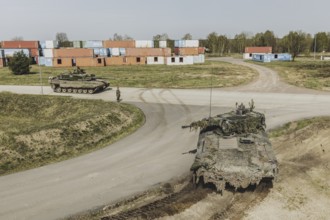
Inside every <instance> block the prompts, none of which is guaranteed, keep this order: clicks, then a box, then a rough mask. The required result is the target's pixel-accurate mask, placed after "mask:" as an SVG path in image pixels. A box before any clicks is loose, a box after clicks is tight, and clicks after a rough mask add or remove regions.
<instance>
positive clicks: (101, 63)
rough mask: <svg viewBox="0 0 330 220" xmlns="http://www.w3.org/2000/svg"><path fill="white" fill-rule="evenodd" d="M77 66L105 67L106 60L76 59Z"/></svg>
mask: <svg viewBox="0 0 330 220" xmlns="http://www.w3.org/2000/svg"><path fill="white" fill-rule="evenodd" d="M75 61H76V66H79V67H88V66H105V59H104V58H103V57H97V58H89V57H85V58H76V60H75Z"/></svg>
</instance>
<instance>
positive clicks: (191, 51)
mask: <svg viewBox="0 0 330 220" xmlns="http://www.w3.org/2000/svg"><path fill="white" fill-rule="evenodd" d="M174 53H175V55H178V56H187V55H198V54H199V53H198V48H197V47H184V48H182V47H177V48H174Z"/></svg>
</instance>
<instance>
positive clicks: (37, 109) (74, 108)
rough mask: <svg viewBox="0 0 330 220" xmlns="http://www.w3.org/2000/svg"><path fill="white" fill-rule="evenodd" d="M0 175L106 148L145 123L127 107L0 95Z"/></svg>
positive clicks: (136, 110)
mask: <svg viewBox="0 0 330 220" xmlns="http://www.w3.org/2000/svg"><path fill="white" fill-rule="evenodd" d="M0 103H1V108H0V121H1V123H0V175H3V174H7V173H11V172H14V171H19V170H25V169H29V168H33V167H37V166H41V165H45V164H48V163H51V162H57V161H60V160H64V159H68V158H71V157H75V156H77V155H81V154H83V153H86V152H90V151H92V150H96V149H99V148H101V147H104V146H107V145H108V144H110V143H112V142H114V141H116V140H118V139H119V138H121V137H123V136H126V135H128V134H129V133H131V132H133V131H135V130H136V129H137V128H138V127H140V126H141V125H142V124H143V122H144V115H143V113H142V111H140V110H139V109H137V108H136V107H134V106H131V105H128V104H118V103H111V102H105V101H101V100H80V99H73V98H70V97H58V96H37V95H15V94H11V93H0Z"/></svg>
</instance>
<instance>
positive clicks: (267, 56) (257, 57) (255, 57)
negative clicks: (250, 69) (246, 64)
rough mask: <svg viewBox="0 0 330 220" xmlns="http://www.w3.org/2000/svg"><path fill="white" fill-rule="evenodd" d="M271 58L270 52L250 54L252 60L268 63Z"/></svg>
mask: <svg viewBox="0 0 330 220" xmlns="http://www.w3.org/2000/svg"><path fill="white" fill-rule="evenodd" d="M271 59H272V54H257V53H254V54H252V60H253V61H257V62H264V63H269V62H270V61H271Z"/></svg>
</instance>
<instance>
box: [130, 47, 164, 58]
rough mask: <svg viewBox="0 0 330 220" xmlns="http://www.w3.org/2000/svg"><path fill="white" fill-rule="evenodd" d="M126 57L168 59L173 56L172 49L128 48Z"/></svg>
mask: <svg viewBox="0 0 330 220" xmlns="http://www.w3.org/2000/svg"><path fill="white" fill-rule="evenodd" d="M126 56H130V57H138V56H143V57H157V56H161V57H168V56H171V49H170V48H127V49H126Z"/></svg>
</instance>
